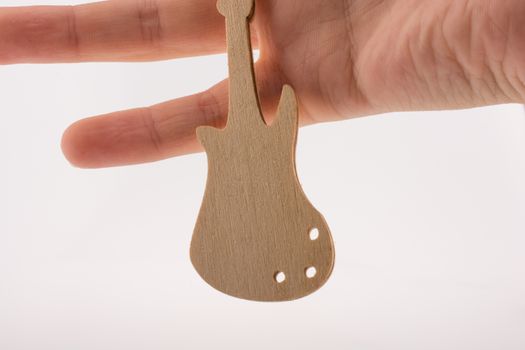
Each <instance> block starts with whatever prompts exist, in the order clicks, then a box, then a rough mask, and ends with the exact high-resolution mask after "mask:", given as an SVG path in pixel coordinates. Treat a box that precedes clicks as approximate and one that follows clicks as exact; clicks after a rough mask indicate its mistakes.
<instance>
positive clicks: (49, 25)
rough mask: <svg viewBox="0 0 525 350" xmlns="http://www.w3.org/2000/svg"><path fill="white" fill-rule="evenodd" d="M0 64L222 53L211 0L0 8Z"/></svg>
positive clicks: (221, 29) (220, 30) (221, 38)
mask: <svg viewBox="0 0 525 350" xmlns="http://www.w3.org/2000/svg"><path fill="white" fill-rule="evenodd" d="M0 43H2V45H1V46H0V64H10V63H47V62H80V61H143V60H154V59H167V58H174V57H185V56H196V55H204V54H213V53H217V52H222V51H224V49H225V47H226V45H225V34H224V18H223V17H222V16H221V15H220V14H219V13H218V12H217V10H216V7H215V1H214V0H157V1H153V0H150V1H144V0H126V1H117V0H113V1H103V2H98V3H90V4H84V5H77V6H29V7H12V8H6V7H4V8H0Z"/></svg>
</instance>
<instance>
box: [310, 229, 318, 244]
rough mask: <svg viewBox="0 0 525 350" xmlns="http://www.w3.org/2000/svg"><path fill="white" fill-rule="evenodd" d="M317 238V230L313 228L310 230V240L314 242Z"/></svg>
mask: <svg viewBox="0 0 525 350" xmlns="http://www.w3.org/2000/svg"><path fill="white" fill-rule="evenodd" d="M318 238H319V229H318V228H316V227H314V228H313V229H311V230H310V239H311V240H312V241H316V240H317V239H318Z"/></svg>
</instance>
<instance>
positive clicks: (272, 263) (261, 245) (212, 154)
mask: <svg viewBox="0 0 525 350" xmlns="http://www.w3.org/2000/svg"><path fill="white" fill-rule="evenodd" d="M239 2H243V4H244V5H245V6H244V7H242V6H236V3H239ZM252 2H253V0H223V1H222V3H223V6H222V8H221V6H219V9H220V10H222V11H221V13H223V14H225V16H226V18H227V22H228V20H229V23H230V26H229V27H228V30H229V31H228V33H229V54H230V78H234V79H233V80H232V81H231V82H230V84H231V85H230V112H229V115H228V124H227V126H226V128H225V129H223V130H219V129H215V128H211V127H201V128H199V129H198V130H197V135H198V138H199V141H200V142H201V143H202V145H203V146H204V148H205V150H206V153H207V156H208V180H207V184H206V191H205V195H204V199H203V203H202V207H201V210H200V213H199V217H198V220H197V223H196V226H195V230H194V233H193V239H192V243H191V260H192V263H193V265H194V266H195V268H196V270H197V271H198V273H199V274H200V275H201V276H202V278H203V279H204V280H205V281H206V282H208V283H209V284H210V285H211V286H213V287H214V288H216V289H218V290H220V291H222V292H224V293H226V294H229V295H232V296H235V297H238V298H243V299H248V300H257V301H285V300H293V299H297V298H300V297H303V296H306V295H308V294H310V293H312V292H314V291H315V290H317V289H318V288H320V287H321V286H322V285H323V284H324V283H325V282H326V281H327V279H328V278H329V276H330V274H331V272H332V269H333V264H334V247H333V242H332V237H331V235H330V231H329V229H328V226H327V224H326V222H325V220H324V218H323V217H322V215H321V214H320V213H319V212H318V211H317V210H316V209H315V208H314V207H313V206H312V205H311V204H310V202H309V201H308V199H307V198H306V196H305V194H304V193H303V190H302V189H301V186H300V184H299V181H298V179H297V175H296V166H295V146H296V137H297V130H298V118H297V117H298V115H297V114H298V109H297V102H296V98H295V94H294V92H293V89H292V88H291V87H289V86H285V87H284V88H283V94H282V97H281V101H280V104H279V109H278V113H277V118H276V120H275V122H274V123H273V124H272V125H270V126H268V125H266V124H265V122H264V119H263V117H262V114H261V112H260V109H259V104H258V103H257V100H256V90H255V89H256V88H255V86H254V84H253V79H251V76H252V75H253V67H252V62H253V61H252V58H251V50H249V52H246V40H248V39H247V38H249V33H247V31H245V29H246V21H247V17H248V16H249V12H248V11H251V7H250V6H246V4H249V3H252ZM237 5H239V4H237ZM252 6H253V5H252ZM242 8H244V12H243V13H240V14H239V11H240V9H242ZM241 19H242V20H244V26H242V25H241V26H238V25H237V26H236V23H238V22H239V21H240V20H241ZM243 28H244V29H243ZM235 39H237V40H235ZM235 44H237V45H235ZM232 46H233V48H232ZM243 47H244V48H245V50H241V49H242V48H243ZM235 49H237V50H236V51H235ZM232 50H233V51H235V52H232ZM235 54H237V55H238V56H235ZM235 57H237V58H235ZM232 58H233V59H234V60H233V61H232ZM246 60H249V64H248V65H244V66H243V65H241V63H243V62H246ZM232 65H233V67H232ZM239 67H240V69H239ZM243 67H244V68H243ZM233 69H237V70H239V71H237V72H236V76H237V77H238V78H239V80H237V82H236V80H235V77H232V74H231V72H232V70H233ZM244 76H247V78H246V79H244V80H243V77H244ZM250 81H251V86H250V85H249V84H250ZM242 84H247V86H246V88H243V89H238V88H237V89H236V88H235V87H236V86H242ZM247 94H248V95H247ZM312 230H314V231H315V232H318V235H316V236H313V235H311V232H312Z"/></svg>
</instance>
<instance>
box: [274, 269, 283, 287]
mask: <svg viewBox="0 0 525 350" xmlns="http://www.w3.org/2000/svg"><path fill="white" fill-rule="evenodd" d="M273 278H274V279H275V282H277V283H279V284H280V283H283V282H284V281H285V280H286V275H285V274H284V272H282V271H278V272H276V273H275V275H274V276H273Z"/></svg>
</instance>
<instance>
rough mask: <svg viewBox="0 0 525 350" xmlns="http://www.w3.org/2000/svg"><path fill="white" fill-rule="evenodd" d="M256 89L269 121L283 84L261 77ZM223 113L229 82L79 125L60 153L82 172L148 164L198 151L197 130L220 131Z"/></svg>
mask: <svg viewBox="0 0 525 350" xmlns="http://www.w3.org/2000/svg"><path fill="white" fill-rule="evenodd" d="M258 86H259V94H260V96H261V98H262V108H263V112H264V113H265V116H266V117H269V118H268V119H272V116H273V115H274V114H275V110H276V106H277V102H278V99H279V95H280V89H281V86H282V84H281V83H280V82H279V81H277V80H276V79H275V78H274V79H273V80H271V81H269V80H266V79H265V77H264V76H263V77H261V79H258ZM227 112H228V82H227V81H223V82H221V83H219V84H218V85H216V86H214V87H213V88H211V89H210V90H208V91H206V92H202V93H199V94H196V95H192V96H189V97H184V98H180V99H176V100H173V101H169V102H165V103H162V104H159V105H156V106H152V107H147V108H141V109H133V110H128V111H121V112H116V113H110V114H107V115H103V116H98V117H92V118H88V119H84V120H81V121H79V122H77V123H75V124H73V125H72V126H70V127H69V128H68V129H67V130H66V132H65V133H64V136H63V139H62V149H63V152H64V154H65V156H66V158H67V159H68V160H69V161H70V162H71V163H72V164H73V165H75V166H78V167H81V168H101V167H111V166H120V165H129V164H137V163H145V162H153V161H157V160H161V159H166V158H170V157H174V156H178V155H183V154H188V153H194V152H200V151H201V150H202V147H201V145H200V143H199V142H198V141H197V137H196V129H197V127H199V126H203V125H208V126H213V127H216V128H222V127H224V126H225V124H226V117H227Z"/></svg>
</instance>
